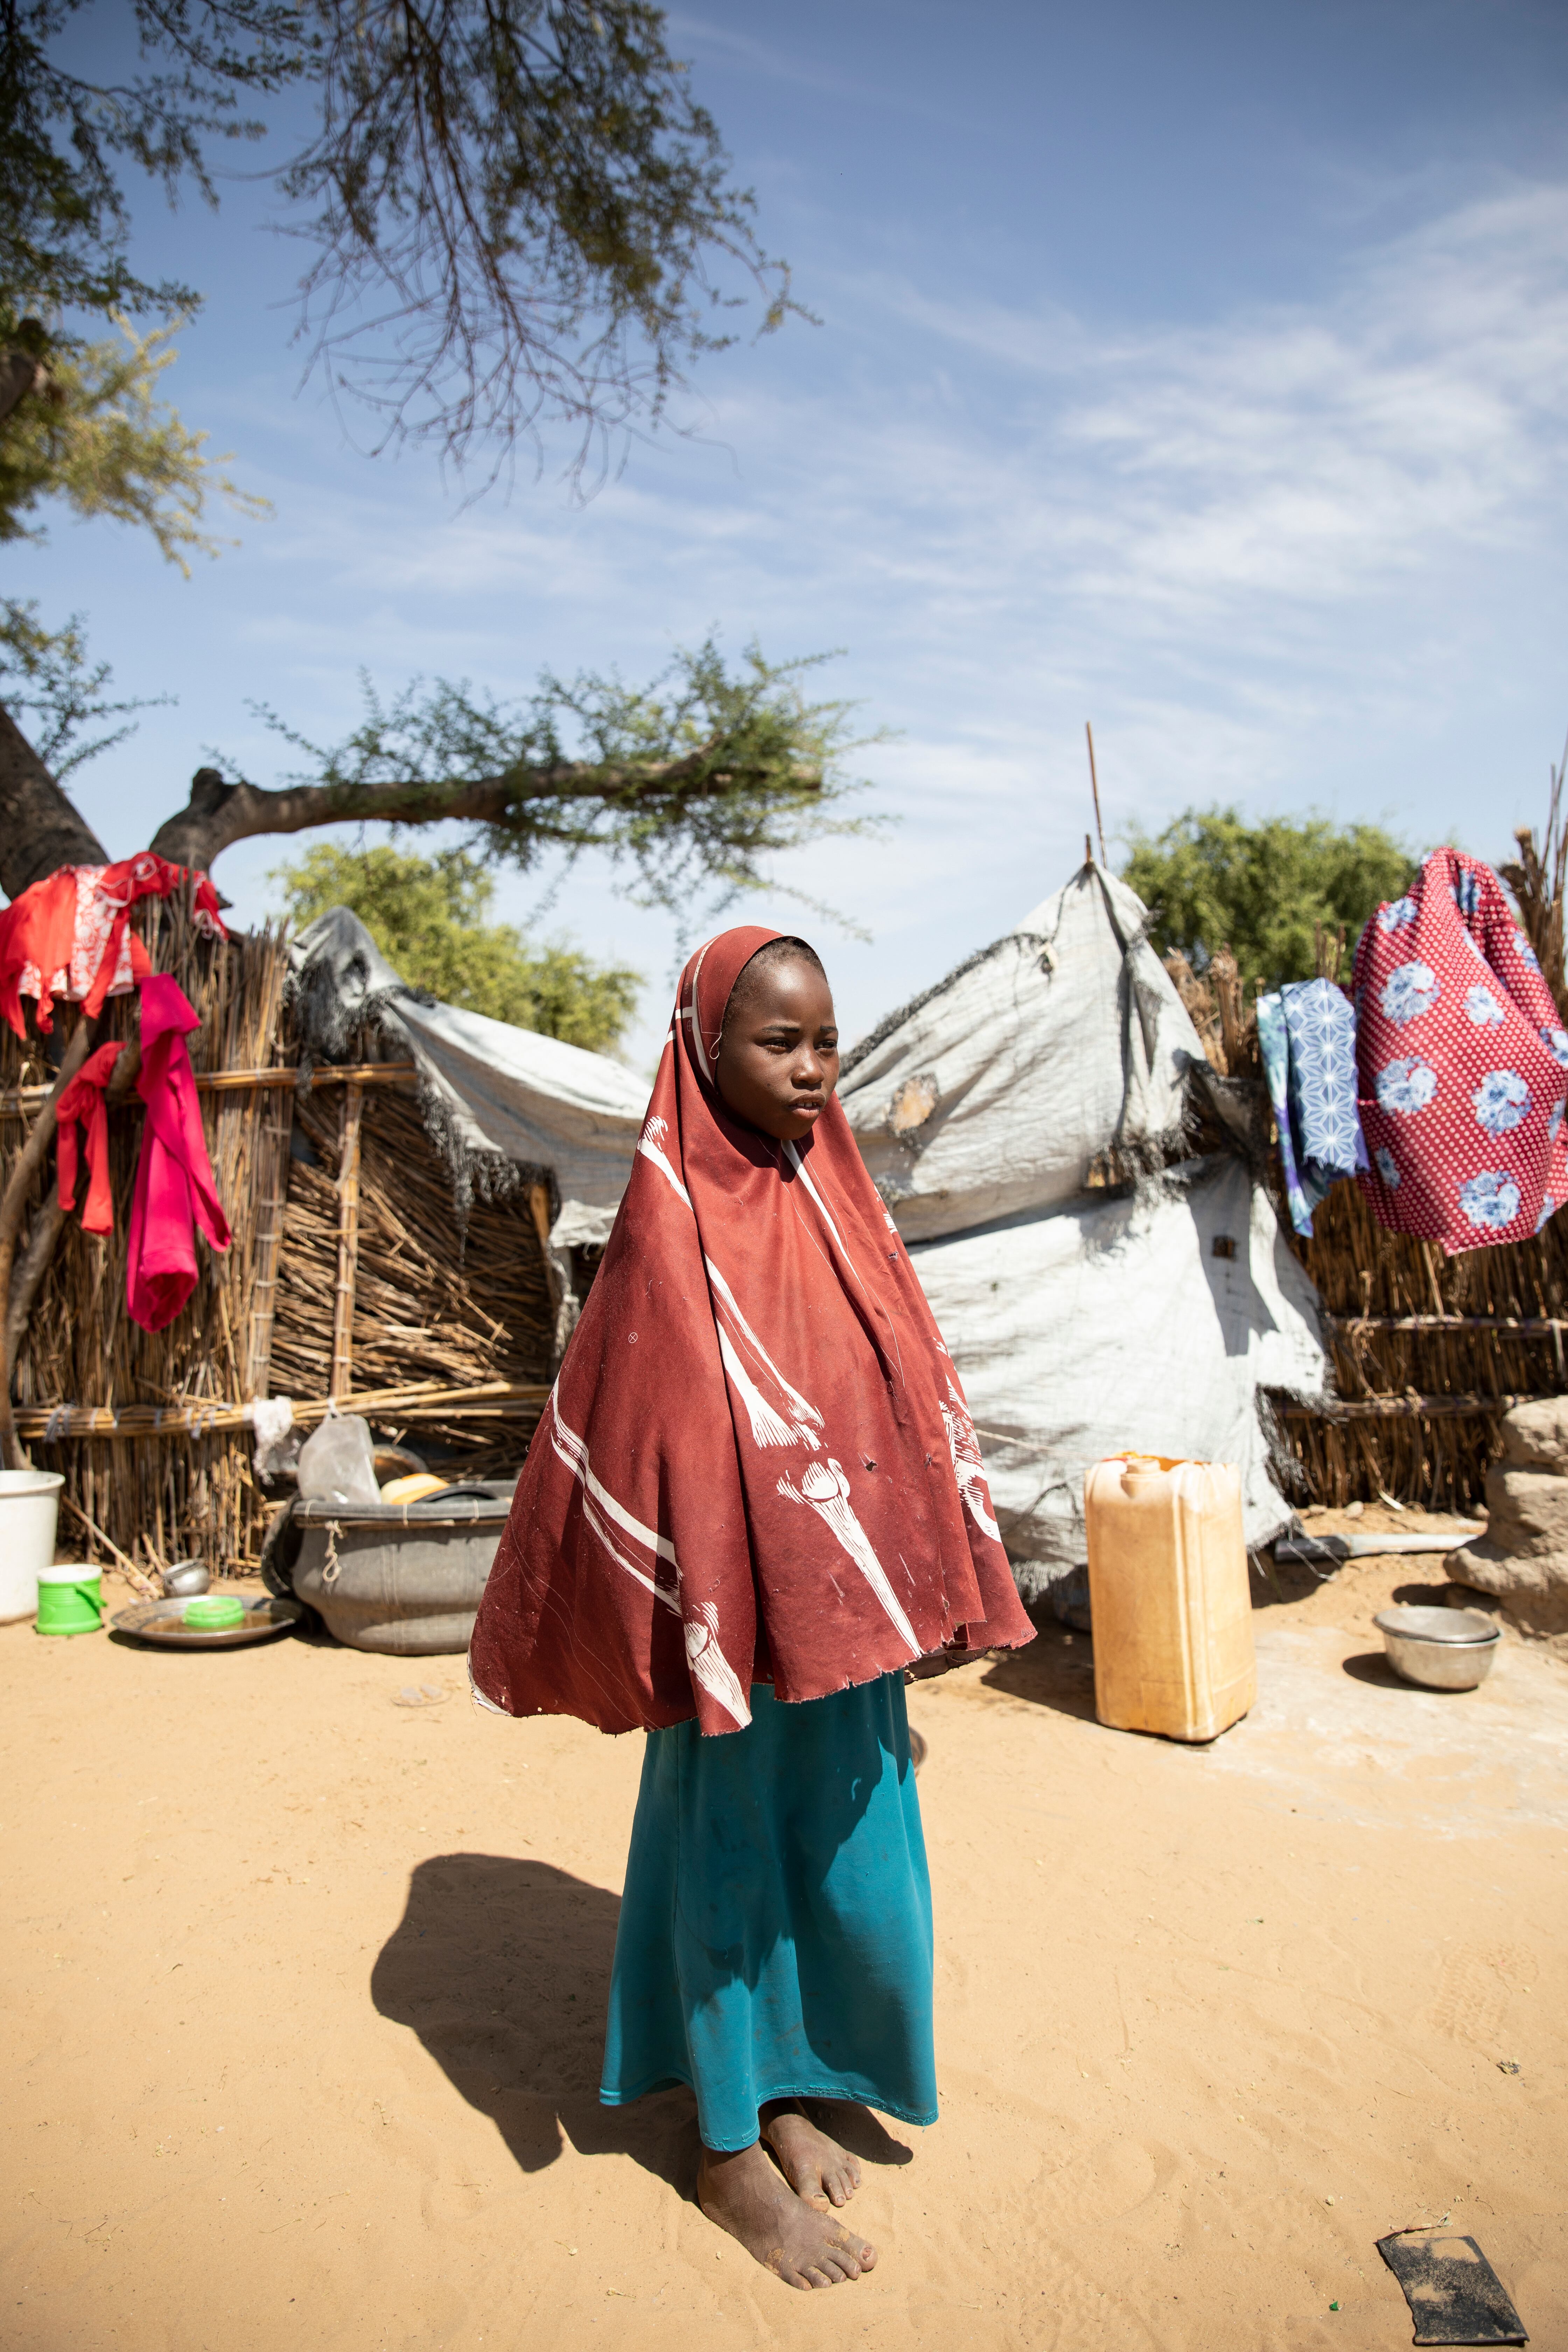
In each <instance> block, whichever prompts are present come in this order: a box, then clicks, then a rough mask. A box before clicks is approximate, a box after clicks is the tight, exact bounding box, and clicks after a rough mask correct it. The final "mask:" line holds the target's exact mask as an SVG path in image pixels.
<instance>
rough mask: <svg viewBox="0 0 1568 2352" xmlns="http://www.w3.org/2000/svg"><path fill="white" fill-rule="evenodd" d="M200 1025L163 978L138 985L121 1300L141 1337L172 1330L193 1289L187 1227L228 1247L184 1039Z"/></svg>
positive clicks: (162, 974)
mask: <svg viewBox="0 0 1568 2352" xmlns="http://www.w3.org/2000/svg"><path fill="white" fill-rule="evenodd" d="M200 1026H201V1023H200V1021H199V1020H198V1018H197V1016H196V1012H195V1007H194V1005H193V1004H192V1003H191V1002H190V1000H189V998H188V997H187V996H186V994H185V992H184V990H183V989H182V988H181V986H180V984H179V982H178V981H177V980H174V978H172V977H171V975H170V974H169V973H168V972H166V971H157V972H153V973H152V974H151V975H150V976H149V977H148V978H147V979H146V980H144V981H143V982H142V1067H141V1070H140V1071H139V1073H138V1075H137V1079H136V1091H137V1093H138V1094H139V1095H140V1096H141V1097H142V1101H143V1102H144V1103H145V1104H146V1106H147V1117H146V1119H145V1122H144V1123H143V1126H142V1156H141V1158H140V1160H138V1161H137V1163H136V1192H135V1197H134V1199H133V1200H132V1204H131V1234H130V1253H129V1256H128V1259H127V1263H126V1268H125V1299H126V1305H127V1306H128V1307H129V1308H130V1310H131V1315H132V1320H133V1321H135V1322H137V1323H140V1324H141V1326H142V1329H143V1330H144V1331H161V1330H162V1329H163V1326H164V1325H165V1324H166V1323H172V1322H173V1321H174V1318H175V1316H176V1315H177V1314H178V1313H179V1311H180V1309H181V1307H184V1303H185V1301H186V1299H187V1298H189V1297H190V1295H191V1293H192V1291H193V1290H194V1289H195V1286H196V1243H195V1226H196V1225H200V1227H201V1229H202V1231H203V1233H204V1234H205V1235H206V1237H207V1239H208V1241H209V1242H210V1243H211V1244H212V1245H213V1247H214V1249H216V1250H226V1249H227V1247H228V1242H229V1233H228V1219H227V1218H226V1216H225V1214H224V1212H223V1203H222V1202H221V1201H220V1200H219V1199H218V1196H217V1186H216V1184H215V1182H214V1181H213V1170H212V1161H211V1160H210V1159H209V1158H208V1157H207V1146H206V1138H205V1135H204V1134H203V1133H202V1108H201V1102H200V1099H199V1097H198V1096H197V1094H196V1082H195V1077H194V1076H193V1075H192V1071H191V1057H190V1055H189V1054H188V1053H187V1052H186V1050H185V1039H186V1037H187V1036H188V1035H189V1034H190V1033H191V1031H192V1030H193V1029H199V1028H200Z"/></svg>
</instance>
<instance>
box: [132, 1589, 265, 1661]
mask: <svg viewBox="0 0 1568 2352" xmlns="http://www.w3.org/2000/svg"><path fill="white" fill-rule="evenodd" d="M190 1597H191V1596H190V1595H189V1594H188V1593H187V1594H186V1596H185V1599H184V1600H180V1599H175V1600H173V1601H137V1603H136V1605H135V1607H134V1608H133V1609H121V1612H120V1613H119V1614H118V1616H116V1617H114V1618H112V1619H111V1620H110V1622H111V1623H112V1625H113V1626H114V1629H115V1631H116V1632H117V1633H132V1634H134V1636H135V1638H136V1639H137V1641H139V1642H158V1643H163V1645H164V1646H165V1647H166V1648H168V1649H172V1650H237V1649H241V1648H243V1647H244V1645H245V1643H247V1642H269V1641H270V1640H271V1638H272V1636H273V1634H274V1633H288V1632H289V1628H290V1627H291V1626H294V1625H297V1624H298V1623H299V1622H300V1619H301V1618H302V1617H303V1615H304V1613H305V1612H304V1611H303V1610H302V1609H301V1608H300V1603H299V1602H298V1601H279V1600H276V1599H274V1597H273V1595H272V1594H271V1593H270V1592H268V1593H264V1594H263V1595H262V1596H261V1598H260V1599H259V1600H255V1601H252V1600H247V1601H246V1603H245V1622H244V1624H243V1625H221V1626H217V1627H216V1628H214V1629H212V1630H211V1631H204V1629H203V1628H202V1627H201V1626H199V1625H187V1624H185V1623H184V1622H183V1620H184V1612H185V1601H188V1600H189V1599H190Z"/></svg>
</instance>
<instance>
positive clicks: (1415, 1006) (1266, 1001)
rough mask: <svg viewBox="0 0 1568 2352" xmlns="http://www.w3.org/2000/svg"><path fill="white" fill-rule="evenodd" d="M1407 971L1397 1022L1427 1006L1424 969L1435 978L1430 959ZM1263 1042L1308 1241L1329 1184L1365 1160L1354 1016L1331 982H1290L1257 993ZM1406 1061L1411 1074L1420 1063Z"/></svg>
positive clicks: (1293, 1209) (1283, 1156) (1287, 1167)
mask: <svg viewBox="0 0 1568 2352" xmlns="http://www.w3.org/2000/svg"><path fill="white" fill-rule="evenodd" d="M1405 973H1406V974H1408V975H1409V977H1408V978H1407V979H1405V982H1404V985H1405V993H1404V994H1403V995H1402V996H1401V998H1400V1001H1399V1004H1398V1006H1397V1008H1396V1007H1395V1006H1394V1005H1393V1004H1388V1005H1386V1006H1385V1009H1386V1010H1387V1011H1388V1013H1390V1015H1391V1016H1392V1017H1393V1018H1394V1019H1395V1020H1403V1019H1407V1018H1409V1017H1411V1015H1412V1013H1414V1012H1419V1011H1420V1010H1421V1009H1422V1008H1421V1006H1420V1004H1419V1003H1417V1002H1416V1000H1417V999H1418V998H1419V997H1420V995H1421V992H1422V991H1421V975H1422V974H1425V977H1426V980H1427V981H1430V979H1431V974H1430V972H1427V971H1426V967H1425V965H1420V964H1412V965H1408V966H1406V967H1405ZM1391 986H1392V983H1391ZM1385 993H1386V992H1385ZM1407 1006H1408V1007H1409V1010H1407V1009H1406V1008H1407ZM1258 1045H1259V1047H1260V1048H1261V1050H1262V1055H1263V1067H1264V1072H1265V1075H1266V1076H1267V1077H1268V1097H1269V1100H1270V1101H1271V1103H1272V1104H1273V1106H1274V1124H1275V1126H1276V1127H1277V1128H1278V1129H1279V1160H1280V1165H1281V1167H1282V1169H1283V1171H1284V1175H1285V1197H1286V1199H1287V1201H1288V1202H1289V1207H1290V1222H1291V1223H1292V1224H1293V1225H1294V1226H1295V1228H1296V1231H1297V1232H1298V1233H1299V1234H1305V1235H1307V1236H1308V1238H1309V1239H1310V1236H1311V1231H1312V1212H1313V1210H1314V1209H1315V1208H1317V1207H1318V1206H1319V1204H1320V1202H1321V1201H1322V1200H1323V1199H1324V1198H1325V1196H1326V1195H1327V1192H1328V1191H1329V1187H1330V1186H1331V1184H1333V1183H1335V1182H1336V1181H1338V1180H1339V1178H1340V1177H1342V1176H1353V1175H1354V1174H1356V1173H1357V1172H1358V1171H1360V1170H1363V1169H1364V1168H1365V1167H1366V1166H1367V1157H1366V1145H1365V1143H1364V1142H1363V1139H1362V1131H1361V1118H1360V1115H1359V1113H1358V1111H1357V1109H1356V1057H1355V1014H1354V1013H1352V1010H1351V1007H1350V1003H1349V1000H1348V999H1347V998H1346V996H1345V993H1344V992H1343V990H1342V989H1339V988H1336V987H1335V986H1334V984H1333V982H1332V981H1331V980H1295V981H1291V982H1289V983H1288V984H1287V985H1286V986H1285V987H1284V988H1282V989H1280V990H1279V992H1277V993H1276V994H1274V995H1272V996H1260V997H1259V998H1258ZM1408 1067H1409V1069H1410V1070H1411V1071H1413V1072H1414V1071H1415V1069H1416V1068H1417V1067H1418V1066H1417V1065H1415V1064H1414V1063H1413V1064H1411V1065H1409V1066H1408ZM1407 1083H1412V1084H1414V1083H1415V1079H1414V1078H1412V1079H1409V1080H1408V1081H1407Z"/></svg>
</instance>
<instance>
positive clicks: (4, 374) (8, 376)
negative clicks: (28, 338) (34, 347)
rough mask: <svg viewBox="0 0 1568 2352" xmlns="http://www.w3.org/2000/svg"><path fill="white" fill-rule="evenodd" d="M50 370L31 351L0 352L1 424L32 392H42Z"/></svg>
mask: <svg viewBox="0 0 1568 2352" xmlns="http://www.w3.org/2000/svg"><path fill="white" fill-rule="evenodd" d="M48 374H49V372H48V370H47V368H46V367H45V365H44V363H43V362H42V360H36V359H35V358H34V357H33V354H32V353H31V352H0V425H3V424H4V423H5V419H6V417H7V416H9V415H10V414H11V411H12V410H13V409H14V408H19V407H20V405H21V404H22V403H23V401H24V400H26V398H27V396H28V394H30V393H35V392H41V391H42V390H43V388H44V386H45V384H46V383H47V382H48Z"/></svg>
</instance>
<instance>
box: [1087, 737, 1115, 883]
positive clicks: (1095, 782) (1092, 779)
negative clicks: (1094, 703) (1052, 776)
mask: <svg viewBox="0 0 1568 2352" xmlns="http://www.w3.org/2000/svg"><path fill="white" fill-rule="evenodd" d="M1083 731H1084V733H1085V734H1086V735H1087V736H1088V738H1089V790H1090V792H1091V793H1093V794H1094V829H1095V831H1096V833H1098V834H1099V835H1100V864H1101V865H1102V866H1109V865H1110V859H1109V858H1108V857H1107V856H1106V854H1105V826H1104V824H1103V822H1102V821H1101V818H1100V778H1099V776H1098V775H1097V774H1096V773H1095V767H1094V730H1093V728H1092V727H1091V726H1090V725H1089V721H1088V719H1085V720H1084V722H1083Z"/></svg>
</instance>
